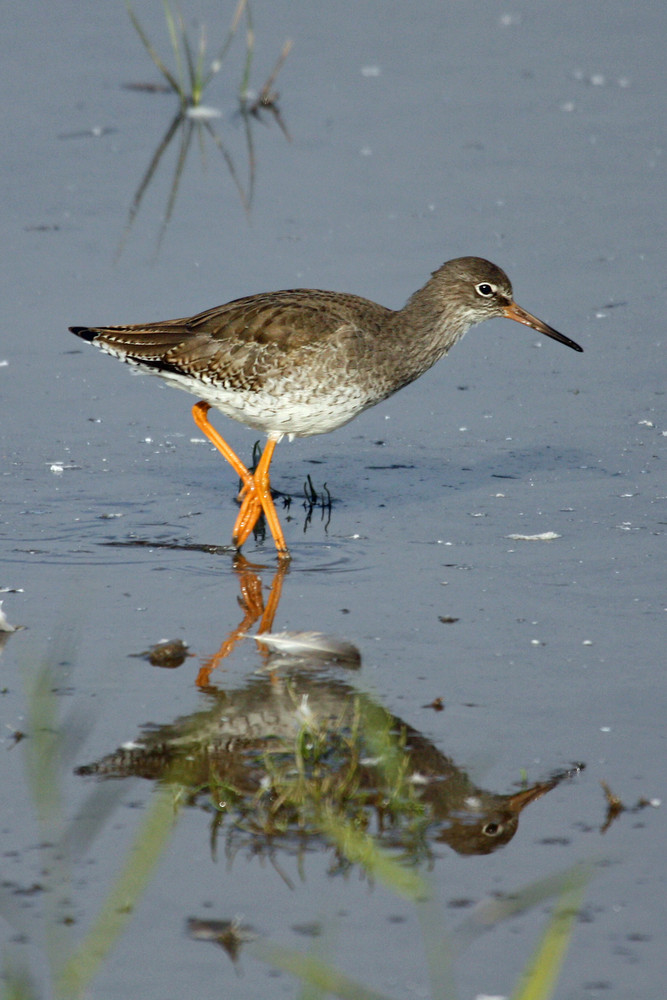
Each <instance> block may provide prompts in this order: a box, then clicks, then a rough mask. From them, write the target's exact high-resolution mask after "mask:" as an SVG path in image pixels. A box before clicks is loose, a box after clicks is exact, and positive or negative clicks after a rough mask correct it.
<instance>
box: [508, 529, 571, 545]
mask: <svg viewBox="0 0 667 1000" xmlns="http://www.w3.org/2000/svg"><path fill="white" fill-rule="evenodd" d="M505 537H506V538H511V539H512V541H513V542H553V541H555V540H556V539H557V538H560V537H561V536H560V535H557V534H556V532H555V531H543V532H542V534H541V535H506V536H505Z"/></svg>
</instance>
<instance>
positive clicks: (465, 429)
mask: <svg viewBox="0 0 667 1000" xmlns="http://www.w3.org/2000/svg"><path fill="white" fill-rule="evenodd" d="M459 430H460V431H462V432H463V431H467V430H468V428H467V427H459Z"/></svg>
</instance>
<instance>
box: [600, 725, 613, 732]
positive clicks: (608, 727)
mask: <svg viewBox="0 0 667 1000" xmlns="http://www.w3.org/2000/svg"><path fill="white" fill-rule="evenodd" d="M600 732H601V733H610V732H611V726H600Z"/></svg>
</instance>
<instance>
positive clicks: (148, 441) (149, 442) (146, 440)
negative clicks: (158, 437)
mask: <svg viewBox="0 0 667 1000" xmlns="http://www.w3.org/2000/svg"><path fill="white" fill-rule="evenodd" d="M144 444H153V438H144Z"/></svg>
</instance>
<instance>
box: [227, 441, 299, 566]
mask: <svg viewBox="0 0 667 1000" xmlns="http://www.w3.org/2000/svg"><path fill="white" fill-rule="evenodd" d="M275 447H276V442H275V441H273V440H272V439H271V438H269V440H268V441H267V442H266V447H265V448H264V451H263V452H262V457H261V458H260V460H259V462H258V464H257V468H256V470H255V476H254V496H253V495H252V494H251V492H250V490H248V493H247V494H246V496H245V499H244V501H243V504H242V505H241V510H240V511H239V516H238V517H237V519H236V524H235V526H234V536H233V537H234V544H235V545H237V546H239V547H240V546H241V545H243V543H244V542H245V540H246V538H247V537H248V535H249V534H250V532H251V531H252V529H253V528H254V527H255V525H256V524H257V520H258V518H259V514H260V511H259V510H258V509H257V506H258V501H259V505H261V509H262V510H263V511H264V517H265V518H266V523H267V524H268V526H269V531H270V532H271V534H272V535H273V540H274V542H275V544H276V548H277V550H278V555H279V556H280V558H281V559H284V558H287V559H289V551H288V548H287V544H286V542H285V536H284V535H283V530H282V528H281V527H280V521H279V520H278V513H277V511H276V508H275V504H274V503H273V499H272V497H271V483H270V481H269V466H270V465H271V459H272V458H273V452H274V451H275Z"/></svg>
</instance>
